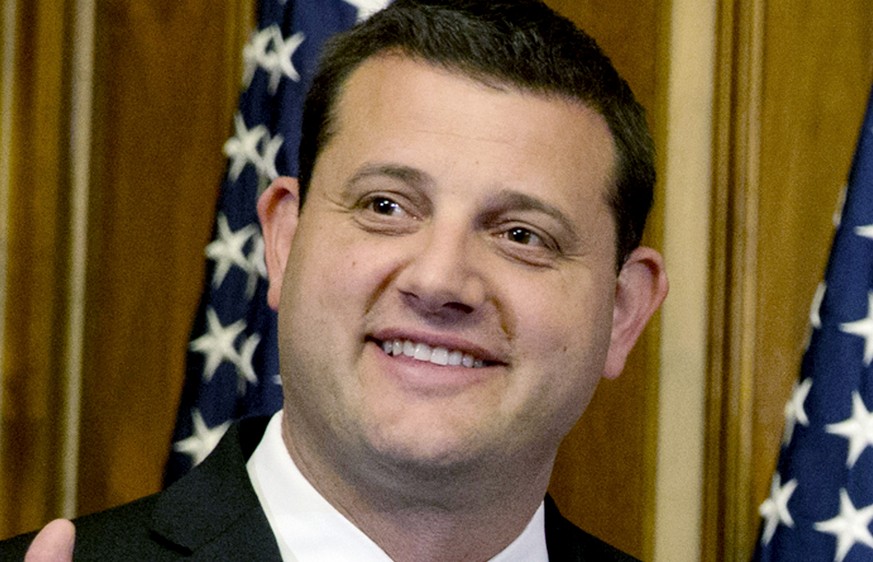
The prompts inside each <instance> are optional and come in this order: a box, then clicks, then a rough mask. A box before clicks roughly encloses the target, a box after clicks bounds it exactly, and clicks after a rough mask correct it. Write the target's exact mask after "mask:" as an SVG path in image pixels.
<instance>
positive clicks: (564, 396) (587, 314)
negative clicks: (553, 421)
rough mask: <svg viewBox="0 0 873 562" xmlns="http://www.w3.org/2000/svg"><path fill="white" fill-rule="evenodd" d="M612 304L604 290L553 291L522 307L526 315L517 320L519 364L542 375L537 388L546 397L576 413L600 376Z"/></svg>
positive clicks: (609, 332) (607, 343) (604, 358)
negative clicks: (575, 407) (570, 405)
mask: <svg viewBox="0 0 873 562" xmlns="http://www.w3.org/2000/svg"><path fill="white" fill-rule="evenodd" d="M577 288H578V285H577ZM556 294H557V295H560V296H559V297H556V296H555V295H556ZM595 295H598V296H599V298H595ZM611 302H612V301H611V299H610V296H609V293H608V292H606V291H605V290H600V291H594V290H591V291H580V290H576V291H556V292H554V293H552V294H550V295H548V294H545V293H542V292H541V293H539V294H538V295H537V298H535V299H530V298H529V299H528V305H527V306H525V307H522V308H521V309H522V310H523V311H524V315H523V316H520V317H519V320H518V325H517V333H516V336H517V340H518V342H519V343H520V344H522V346H521V347H522V349H523V353H524V357H523V360H524V361H526V362H527V363H528V364H530V365H531V368H532V369H535V370H538V371H540V373H541V376H540V377H538V379H539V380H538V382H537V384H539V385H540V387H541V388H540V391H541V394H542V395H543V396H544V397H546V398H547V399H552V400H558V401H561V402H564V401H566V402H567V404H575V405H576V406H577V407H578V408H582V407H584V405H585V404H587V401H588V399H589V398H590V396H591V393H592V392H593V390H594V388H595V387H596V386H597V383H598V382H599V380H600V378H601V376H602V375H603V368H604V364H605V361H606V355H607V351H608V349H609V342H610V335H611V327H612V307H611ZM522 342H523V343H522Z"/></svg>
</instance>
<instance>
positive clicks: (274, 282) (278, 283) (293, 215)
mask: <svg viewBox="0 0 873 562" xmlns="http://www.w3.org/2000/svg"><path fill="white" fill-rule="evenodd" d="M299 202H300V190H299V186H298V184H297V179H296V178H289V177H280V178H277V179H276V180H274V181H273V183H271V184H270V187H268V188H267V190H266V191H264V193H263V194H262V195H261V197H260V198H259V199H258V218H260V220H261V229H262V230H263V233H264V260H265V261H266V264H267V279H268V281H269V283H270V288H269V290H268V291H267V302H268V303H269V305H270V308H272V309H273V310H278V308H279V296H280V294H281V292H282V279H283V278H284V276H285V265H286V264H287V263H288V253H289V252H290V251H291V242H292V241H293V240H294V233H295V232H296V230H297V217H298V213H299V209H300V205H299Z"/></svg>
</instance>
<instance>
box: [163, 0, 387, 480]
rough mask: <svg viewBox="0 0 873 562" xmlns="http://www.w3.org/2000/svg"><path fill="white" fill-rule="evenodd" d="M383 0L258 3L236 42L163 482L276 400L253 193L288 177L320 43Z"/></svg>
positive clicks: (271, 328) (272, 320)
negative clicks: (232, 105)
mask: <svg viewBox="0 0 873 562" xmlns="http://www.w3.org/2000/svg"><path fill="white" fill-rule="evenodd" d="M389 1H390V0H297V1H295V0H261V2H260V5H259V9H258V12H259V13H258V29H257V30H256V31H255V32H253V33H252V35H251V37H250V39H249V41H248V43H247V44H246V45H245V47H244V48H243V61H244V69H243V85H242V86H243V91H242V93H241V95H240V100H239V108H238V111H237V113H236V115H235V117H234V121H233V130H234V133H233V136H232V137H231V138H230V139H229V140H228V141H227V142H226V143H225V145H224V153H225V155H226V156H227V159H228V164H227V175H226V177H225V178H224V181H223V183H222V186H221V192H220V195H219V200H218V206H217V216H216V219H215V226H214V229H213V240H212V241H211V242H210V243H209V244H208V245H207V247H206V257H207V271H206V283H205V286H204V290H203V296H202V297H201V301H200V307H199V309H198V312H197V317H196V320H195V322H194V327H193V329H192V334H191V341H190V343H189V347H188V354H187V359H186V373H185V385H184V388H183V391H182V398H181V402H180V405H179V412H178V416H177V420H176V428H175V431H174V433H173V445H172V450H171V452H170V458H169V460H168V462H167V466H166V472H165V478H164V481H165V483H166V484H169V483H171V482H173V481H175V480H176V479H177V478H178V477H180V476H181V475H183V474H184V473H185V472H187V471H188V470H189V469H190V468H191V467H192V466H194V465H196V464H197V463H199V462H200V461H202V460H203V459H204V458H205V457H206V456H207V455H208V454H209V452H210V451H211V450H212V449H213V447H214V446H215V445H216V443H217V442H218V440H219V439H220V438H221V436H222V435H223V434H224V432H225V430H226V429H227V427H228V426H229V425H230V423H231V421H232V420H235V419H239V418H242V417H246V416H252V415H267V414H271V413H273V412H275V411H277V410H278V409H279V408H281V407H282V393H281V386H280V381H279V376H278V373H279V364H278V352H277V349H276V317H275V313H274V312H273V311H271V310H270V309H269V307H268V306H267V301H266V292H267V283H266V269H265V266H264V243H263V239H262V237H261V230H260V226H259V224H258V218H257V213H256V202H257V198H258V195H259V194H260V193H261V191H263V189H264V188H266V186H267V185H269V183H270V181H271V180H273V179H274V178H276V177H277V176H279V175H290V176H296V174H297V149H298V146H299V143H300V123H301V114H302V106H303V98H304V94H305V91H306V87H307V84H308V82H309V80H310V79H311V77H312V74H313V73H314V71H315V66H316V62H317V59H318V56H319V53H320V51H321V48H322V46H323V44H324V42H325V40H326V39H327V38H328V37H330V36H331V35H333V34H334V33H337V32H340V31H342V30H345V29H347V28H349V27H351V26H352V25H354V24H355V23H356V22H358V21H361V20H363V19H365V18H367V17H368V16H370V15H371V14H373V13H374V12H376V11H378V10H379V9H381V8H384V7H385V6H386V5H387V4H388V2H389Z"/></svg>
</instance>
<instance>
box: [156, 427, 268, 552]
mask: <svg viewBox="0 0 873 562" xmlns="http://www.w3.org/2000/svg"><path fill="white" fill-rule="evenodd" d="M268 421H269V418H255V419H251V420H244V421H243V422H240V423H238V424H234V425H233V426H231V428H230V429H228V431H227V433H226V434H225V436H224V437H223V438H222V440H221V441H220V442H219V444H218V446H217V447H216V448H215V450H214V451H213V452H212V454H211V455H209V457H208V458H207V459H206V460H204V461H203V463H201V464H200V465H199V466H198V467H197V468H195V469H193V470H192V471H191V472H190V473H188V474H187V475H185V476H184V477H182V478H181V479H179V480H178V481H177V482H176V483H175V484H173V485H172V486H170V487H169V488H167V490H166V491H164V492H163V493H162V494H161V495H160V497H159V498H158V501H157V504H156V507H155V511H154V513H153V516H152V523H153V526H152V530H153V532H154V533H156V534H157V535H159V536H160V537H162V538H163V539H164V540H165V541H168V542H169V543H171V544H172V545H175V546H176V547H177V548H178V549H180V550H182V551H185V552H187V553H190V554H191V555H192V557H193V559H202V560H217V559H221V560H233V559H241V560H243V559H244V560H281V556H280V555H279V548H278V546H277V544H276V539H275V537H274V535H273V531H272V530H271V529H270V524H269V522H268V521H267V518H266V516H265V515H264V512H263V510H262V509H261V506H260V502H259V501H258V497H257V495H256V494H255V491H254V490H253V489H252V486H251V483H250V481H249V477H248V473H247V472H246V467H245V463H246V460H247V458H248V456H249V455H251V453H252V451H254V448H255V447H256V446H257V444H258V442H259V441H260V440H261V437H262V436H263V433H264V429H265V428H266V425H267V422H268Z"/></svg>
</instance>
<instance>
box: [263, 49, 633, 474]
mask: <svg viewBox="0 0 873 562" xmlns="http://www.w3.org/2000/svg"><path fill="white" fill-rule="evenodd" d="M335 130H336V134H335V136H334V137H333V138H332V139H331V140H330V142H329V143H328V144H327V146H326V147H325V148H324V150H323V152H322V153H321V155H320V157H319V158H318V161H317V164H316V167H315V170H314V173H313V178H312V182H311V185H310V190H309V193H308V195H307V201H306V204H305V206H304V208H303V211H302V213H301V214H300V217H299V223H298V224H297V227H296V233H293V243H290V242H287V240H286V241H285V242H281V243H279V244H278V246H280V250H279V251H275V250H272V251H273V252H274V254H276V255H277V256H278V257H276V258H274V259H273V264H272V266H271V295H272V301H273V304H274V305H275V304H276V303H275V301H276V300H277V299H279V300H280V304H279V310H280V315H279V321H280V323H279V330H280V335H279V345H280V364H281V370H282V377H283V383H284V392H285V412H286V426H287V431H290V432H291V434H292V435H293V438H294V440H295V441H297V442H298V446H299V447H302V448H304V449H306V448H309V447H321V448H323V449H329V450H330V452H329V453H328V454H329V455H335V456H336V455H339V456H343V457H344V458H345V460H344V461H342V460H340V462H356V461H354V460H351V459H356V458H357V459H366V458H374V456H375V457H376V458H380V459H383V461H384V460H387V461H388V462H389V463H390V462H395V463H400V464H402V465H404V466H409V465H410V463H411V465H412V466H431V467H432V466H438V467H442V468H446V467H448V466H453V465H457V466H463V465H464V464H468V463H480V462H487V463H493V461H494V460H495V459H502V460H504V461H505V460H506V459H507V458H511V459H521V460H522V461H525V460H530V461H531V462H540V463H546V464H549V463H550V462H551V458H552V457H553V455H554V453H555V450H556V448H557V446H558V444H559V442H560V440H561V439H562V438H563V436H564V435H565V433H566V432H567V431H568V430H569V429H570V427H571V426H572V425H573V423H575V421H576V420H577V418H578V417H579V416H580V415H581V413H582V411H583V410H584V408H585V406H586V404H587V403H588V401H589V399H590V398H591V395H592V393H593V392H594V389H595V386H596V385H597V382H598V380H599V379H600V377H601V376H603V375H604V374H605V373H606V374H608V375H616V374H618V373H617V372H618V370H620V368H621V364H622V363H623V360H624V355H625V354H626V352H627V349H629V347H630V345H631V344H632V342H631V343H630V344H627V343H626V342H625V341H624V340H623V339H622V337H623V336H620V337H617V336H616V334H615V333H614V332H615V330H614V329H613V322H614V315H617V316H616V322H618V323H623V324H627V322H626V321H625V320H623V319H622V318H620V316H621V314H623V313H622V312H621V310H620V309H621V308H622V305H621V303H619V306H618V307H616V295H617V294H618V293H617V290H618V289H619V288H620V285H621V283H617V277H616V273H615V270H616V267H615V224H614V220H613V217H612V214H611V211H610V208H609V206H608V204H607V201H606V192H607V189H608V187H607V186H608V185H609V182H610V179H611V173H612V170H613V162H614V160H615V157H614V148H613V143H612V137H611V135H610V132H609V130H608V128H607V125H606V123H605V121H604V120H603V119H602V117H601V116H600V115H598V114H597V113H596V112H594V111H592V110H590V109H588V108H586V107H584V106H582V105H580V104H573V103H569V102H566V101H562V100H558V99H553V98H546V97H541V96H535V95H531V94H528V93H520V92H518V91H515V90H513V89H511V88H501V89H497V88H490V87H488V86H485V85H482V84H480V83H478V82H475V81H473V80H471V79H469V78H466V77H464V76H462V75H460V74H456V73H451V72H448V71H445V70H441V69H437V68H435V67H432V66H429V65H426V64H424V63H420V62H414V61H412V60H409V59H406V58H400V57H397V56H386V57H379V58H374V59H370V60H368V61H366V62H365V63H364V64H363V65H362V66H361V67H359V68H358V69H357V70H356V71H355V72H354V73H353V74H352V75H351V76H350V78H349V80H348V81H347V83H346V84H345V86H344V89H343V93H342V95H341V96H340V99H339V101H338V106H337V113H336V121H335ZM286 212H287V211H286ZM279 215H280V218H281V213H279ZM291 230H293V229H291ZM266 236H267V244H268V253H270V252H271V250H270V249H269V246H270V245H271V240H270V238H271V237H272V236H273V235H271V234H270V233H269V232H268V233H267V235H266ZM279 237H281V236H279ZM287 238H290V234H289V235H288V237H287ZM286 242H287V243H290V244H291V247H290V253H289V254H288V256H287V263H284V260H285V257H284V255H282V253H281V248H283V247H285V246H283V244H285V243H286ZM272 245H273V246H276V245H277V244H276V242H272ZM286 245H287V244H286ZM268 258H269V256H268ZM631 261H633V259H632V260H631ZM276 263H278V265H276ZM283 269H284V276H283V275H282V270H283ZM279 294H281V296H280V297H279V296H278V295H279ZM619 299H620V300H621V298H620V297H619ZM643 323H644V320H643ZM639 328H640V329H641V326H640V327H639ZM635 329H636V328H635ZM636 333H638V330H637V332H635V333H634V334H633V338H632V339H635V337H636ZM616 339H618V340H621V341H620V342H619V343H618V344H615V340H616ZM625 339H627V338H625ZM611 340H612V341H613V345H612V347H615V348H619V349H617V350H616V349H614V350H613V352H612V353H613V355H614V356H615V357H613V356H610V355H609V354H610V347H611ZM334 460H335V461H336V460H337V459H334ZM458 463H460V464H458Z"/></svg>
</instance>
